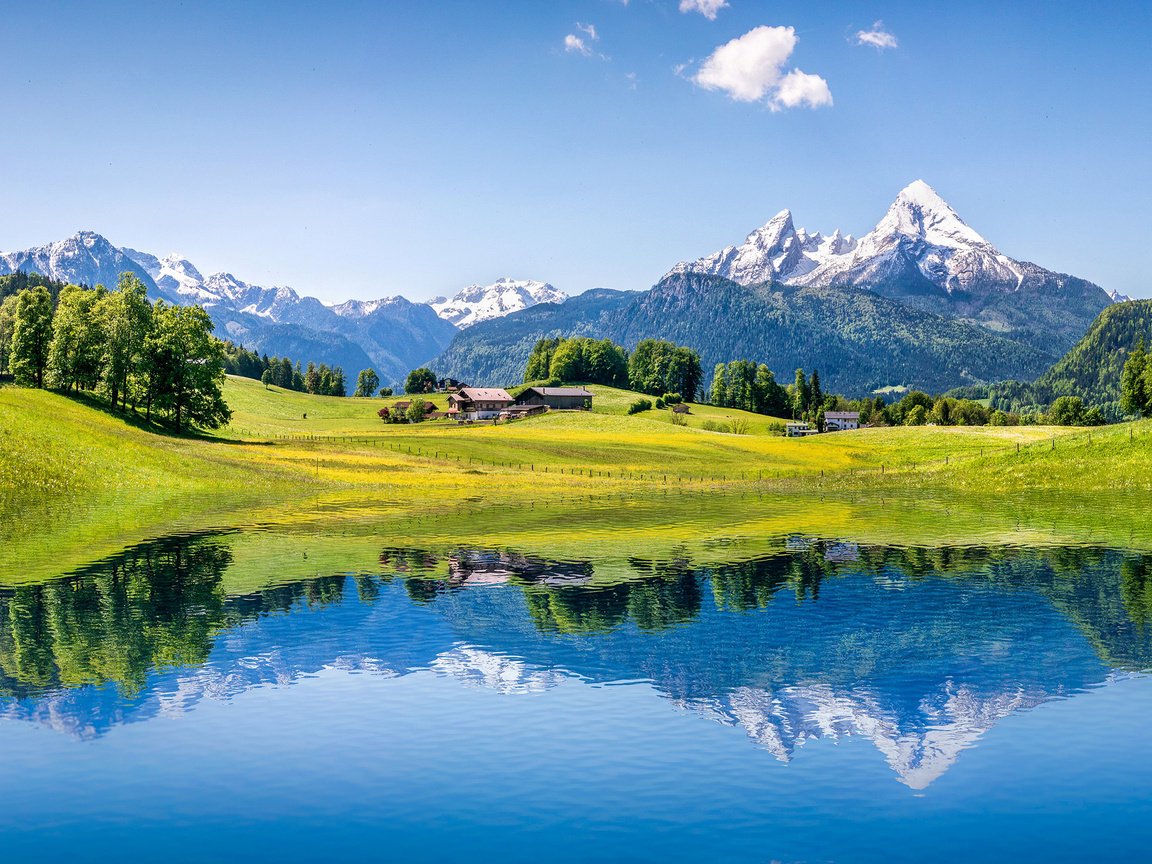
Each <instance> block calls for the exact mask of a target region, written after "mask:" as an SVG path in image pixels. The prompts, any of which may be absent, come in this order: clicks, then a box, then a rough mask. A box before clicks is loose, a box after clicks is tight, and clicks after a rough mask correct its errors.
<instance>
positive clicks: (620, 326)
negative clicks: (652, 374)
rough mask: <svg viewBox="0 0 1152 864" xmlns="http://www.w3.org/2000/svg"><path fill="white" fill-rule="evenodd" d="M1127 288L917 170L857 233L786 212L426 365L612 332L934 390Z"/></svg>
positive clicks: (785, 369) (973, 377) (515, 363)
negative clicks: (1066, 269)
mask: <svg viewBox="0 0 1152 864" xmlns="http://www.w3.org/2000/svg"><path fill="white" fill-rule="evenodd" d="M1125 299H1127V298H1124V297H1120V296H1119V295H1114V294H1113V295H1110V294H1108V293H1107V292H1106V291H1105V290H1104V289H1103V288H1101V287H1100V286H1098V285H1095V284H1093V283H1091V282H1089V281H1087V280H1084V279H1080V278H1077V277H1075V276H1068V275H1065V274H1061V273H1055V272H1053V271H1050V270H1046V269H1044V268H1043V267H1040V266H1038V265H1036V264H1032V263H1029V262H1024V261H1018V260H1015V259H1012V258H1009V257H1008V256H1007V255H1004V254H1003V253H1002V252H1000V251H999V250H997V249H996V248H995V247H994V246H993V245H992V244H991V243H989V242H988V241H987V240H985V239H984V238H983V237H982V236H981V235H980V234H979V233H977V232H976V231H975V229H973V228H972V227H970V226H969V225H968V224H967V223H965V222H964V221H963V220H962V219H961V218H960V216H959V215H957V213H956V212H955V211H954V210H953V209H952V208H951V207H950V206H949V205H948V204H947V203H946V202H945V201H944V200H943V199H942V198H941V197H940V196H939V195H938V194H937V193H936V192H935V191H934V190H933V189H932V188H931V187H930V186H928V184H926V183H924V182H923V181H920V180H917V181H916V182H914V183H911V184H910V185H908V186H907V187H905V188H904V189H903V190H902V191H901V192H900V194H899V195H898V196H897V197H896V200H895V201H894V202H893V203H892V205H891V206H890V207H889V208H888V210H887V212H886V213H885V215H884V216H883V218H882V219H881V220H880V221H879V222H878V223H877V225H876V227H875V228H874V229H873V230H872V231H870V232H868V233H867V234H865V235H864V236H863V237H861V238H859V239H856V238H853V237H852V236H850V235H844V234H841V233H840V232H839V231H836V232H833V233H832V234H831V235H823V234H820V233H810V232H808V231H806V230H804V229H798V228H796V227H795V225H794V224H793V220H792V214H791V213H790V212H789V211H788V210H784V211H781V212H780V213H778V214H777V215H776V216H774V217H773V218H772V219H771V220H769V221H768V223H767V224H765V225H764V226H763V227H761V228H758V229H756V230H755V231H753V232H752V233H750V234H749V235H748V236H747V237H746V238H745V240H744V242H743V243H742V244H740V245H734V246H729V247H726V248H724V249H722V250H720V251H719V252H715V253H713V254H711V255H706V256H704V257H702V258H699V259H696V260H694V261H684V262H681V263H679V264H676V265H675V266H674V267H672V269H671V270H670V271H669V272H668V273H667V274H666V275H665V276H664V278H662V279H661V280H660V281H659V282H657V283H656V285H655V286H653V287H652V288H651V289H649V290H648V291H645V292H633V293H631V294H623V295H607V294H603V293H599V294H596V295H594V296H593V297H592V298H590V302H582V303H576V300H575V299H573V300H569V301H568V302H566V303H565V304H563V305H562V306H558V307H557V306H555V305H538V306H536V307H533V308H530V309H527V310H524V311H522V312H519V313H517V314H514V315H509V316H507V317H506V318H502V319H496V320H490V321H487V322H481V323H478V324H476V325H475V326H473V327H472V328H470V329H469V330H468V331H466V332H462V333H460V334H459V335H458V336H457V337H456V338H455V340H454V341H453V343H452V345H451V346H449V348H448V350H447V351H445V353H444V354H443V355H442V356H441V357H440V358H439V360H438V361H437V362H436V364H435V365H434V368H436V369H437V370H438V371H440V372H442V373H443V374H446V375H452V376H453V377H460V378H466V379H468V380H470V381H472V380H475V381H476V383H480V384H486V383H496V382H502V383H507V382H509V381H513V380H517V378H518V376H519V375H520V374H521V372H522V369H523V361H524V360H525V359H526V358H527V354H528V351H529V350H530V348H531V343H532V342H534V341H535V340H536V339H538V338H542V337H545V336H560V335H571V334H584V335H597V336H600V337H604V336H607V337H610V338H612V339H615V340H616V341H618V342H621V343H622V344H624V345H625V346H626V347H629V348H631V347H633V346H634V345H635V344H636V342H637V341H639V340H640V339H643V338H648V337H656V338H665V339H672V340H675V341H678V342H681V343H682V344H686V345H689V346H691V347H693V348H695V349H696V350H697V351H699V352H700V354H701V358H702V361H703V363H704V365H705V367H706V368H710V367H711V365H712V364H715V363H718V362H726V361H728V360H732V359H736V358H741V357H743V358H747V359H752V360H756V361H759V362H764V363H767V364H768V366H769V367H770V368H771V369H772V370H773V371H774V372H776V374H777V376H783V377H785V378H786V379H790V378H791V374H792V371H793V370H794V369H796V368H798V367H804V368H806V369H812V368H813V367H815V368H818V369H819V371H820V373H821V376H822V378H823V379H824V380H825V382H826V383H828V384H829V385H830V386H832V387H833V388H835V389H837V390H839V391H841V392H844V393H846V394H860V393H863V392H868V391H871V390H876V389H882V388H884V387H887V386H901V385H902V386H908V387H915V388H920V389H925V390H929V391H934V392H939V391H940V390H944V389H948V388H949V387H956V386H963V385H971V384H978V383H982V382H989V381H995V380H1000V379H1003V378H1006V377H1008V378H1018V379H1025V380H1028V379H1032V378H1035V377H1036V376H1038V375H1040V374H1041V373H1042V372H1044V370H1046V369H1047V368H1048V367H1049V366H1051V365H1052V363H1053V362H1055V360H1056V359H1057V358H1058V357H1059V356H1060V355H1061V354H1063V353H1064V352H1065V351H1067V350H1068V349H1069V348H1071V347H1072V345H1073V344H1074V343H1075V342H1076V340H1077V339H1079V338H1080V337H1081V336H1082V335H1083V333H1084V332H1085V330H1086V329H1087V327H1088V325H1089V324H1090V323H1091V322H1092V321H1093V320H1094V319H1095V318H1096V316H1097V315H1098V314H1099V313H1100V311H1101V310H1103V309H1104V308H1106V307H1108V306H1110V305H1111V304H1112V303H1114V302H1116V301H1118V300H1125Z"/></svg>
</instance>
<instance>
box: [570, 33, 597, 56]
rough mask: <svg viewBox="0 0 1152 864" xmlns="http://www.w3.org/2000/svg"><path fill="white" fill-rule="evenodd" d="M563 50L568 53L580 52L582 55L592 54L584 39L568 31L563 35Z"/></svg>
mask: <svg viewBox="0 0 1152 864" xmlns="http://www.w3.org/2000/svg"><path fill="white" fill-rule="evenodd" d="M564 50H565V51H567V52H568V53H569V54H580V55H582V56H584V57H591V56H592V51H591V50H589V48H588V46H587V45H585V44H584V40H583V39H581V38H580V37H579V36H577V35H576V34H575V33H569V34H568V35H567V36H565V37H564Z"/></svg>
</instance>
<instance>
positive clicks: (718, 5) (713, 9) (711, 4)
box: [680, 0, 728, 21]
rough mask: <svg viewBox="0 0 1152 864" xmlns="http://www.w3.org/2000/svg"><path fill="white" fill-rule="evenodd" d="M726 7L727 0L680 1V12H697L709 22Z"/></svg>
mask: <svg viewBox="0 0 1152 864" xmlns="http://www.w3.org/2000/svg"><path fill="white" fill-rule="evenodd" d="M727 7H728V0H680V11H681V12H699V13H700V14H701V15H703V16H704V17H705V18H707V19H708V20H709V21H715V20H716V15H717V13H718V12H719V11H720V10H721V9H726V8H727Z"/></svg>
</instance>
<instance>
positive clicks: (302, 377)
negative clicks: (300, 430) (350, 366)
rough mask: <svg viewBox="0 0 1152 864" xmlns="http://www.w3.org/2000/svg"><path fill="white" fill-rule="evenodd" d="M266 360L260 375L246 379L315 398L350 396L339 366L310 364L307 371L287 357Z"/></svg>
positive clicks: (342, 371)
mask: <svg viewBox="0 0 1152 864" xmlns="http://www.w3.org/2000/svg"><path fill="white" fill-rule="evenodd" d="M264 360H267V361H268V363H267V365H266V366H265V367H264V370H263V371H262V372H261V373H260V374H259V375H256V376H250V375H248V376H245V377H256V378H258V379H259V380H260V382H261V383H262V384H263V385H264V386H265V387H268V386H273V387H283V388H284V389H285V390H295V391H296V392H297V393H309V394H311V395H313V396H347V395H348V393H347V389H346V385H345V382H344V370H343V369H341V368H340V367H339V366H333V367H331V368H329V367H328V366H327V365H326V364H324V363H321V364H320V365H319V366H317V365H316V364H315V363H312V362H309V363H308V367H307V368H306V369H301V368H300V362H299V361H297V362H296V364H295V365H293V363H292V361H291V360H289V359H288V358H287V357H273V358H271V359H270V360H269V359H268V358H267V357H265V358H264ZM236 374H242V373H236ZM373 374H375V373H373Z"/></svg>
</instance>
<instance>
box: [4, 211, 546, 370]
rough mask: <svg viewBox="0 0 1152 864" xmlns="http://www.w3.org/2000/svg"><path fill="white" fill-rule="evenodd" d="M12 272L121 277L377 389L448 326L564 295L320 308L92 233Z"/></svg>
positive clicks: (267, 345) (16, 256)
mask: <svg viewBox="0 0 1152 864" xmlns="http://www.w3.org/2000/svg"><path fill="white" fill-rule="evenodd" d="M17 270H24V271H27V272H35V273H39V274H41V275H44V276H48V277H50V278H52V279H58V280H60V281H63V282H73V283H77V284H82V285H97V284H103V285H115V284H116V282H117V280H118V279H119V276H120V274H121V273H124V272H131V273H134V274H135V275H136V276H137V277H138V278H139V279H140V280H141V281H143V282H144V284H145V285H146V286H147V287H148V294H149V296H150V297H151V298H152V299H153V300H156V299H162V300H164V301H166V302H168V303H176V304H183V305H187V304H198V305H201V306H203V307H204V308H205V309H207V310H208V312H209V314H210V315H211V316H212V321H213V323H214V324H215V327H216V334H217V335H218V336H220V337H221V338H223V339H231V340H232V341H233V342H236V343H238V344H242V345H244V346H245V347H246V348H248V349H250V350H253V351H257V352H262V353H266V354H273V355H279V356H286V357H290V358H292V359H294V360H300V361H303V362H307V361H309V360H313V361H316V362H318V363H320V362H323V363H328V364H329V365H334V366H341V367H342V368H343V369H344V370H345V372H347V373H349V374H351V375H352V376H355V374H356V373H357V372H359V370H361V369H366V368H374V369H375V370H376V371H377V373H379V375H380V377H381V379H382V380H383V381H384V382H386V383H397V382H400V381H403V379H404V377H405V376H406V375H407V373H408V371H409V370H411V369H413V368H415V367H417V366H420V365H423V364H424V363H427V362H428V361H430V360H432V359H433V358H434V357H436V356H437V355H438V354H440V353H441V352H442V351H443V350H444V349H445V348H446V347H447V346H448V344H449V343H450V342H451V341H452V339H453V337H454V336H455V335H456V333H457V330H458V328H462V327H467V326H469V325H471V324H474V323H477V322H479V321H485V320H487V319H489V318H492V317H495V316H499V315H505V314H508V313H509V312H512V311H517V310H521V309H525V308H527V307H529V306H532V305H534V304H535V303H539V302H561V301H563V300H564V299H565V297H566V296H567V295H565V294H564V293H563V292H560V291H557V290H556V289H555V288H553V287H552V286H551V285H548V284H546V283H543V282H534V281H527V280H523V281H517V280H512V279H500V280H499V281H497V282H496V283H494V284H492V285H470V286H468V287H467V288H465V289H463V290H462V291H461V292H460V293H459V294H457V295H456V296H455V297H453V298H451V299H447V298H443V297H438V298H436V300H434V301H433V302H432V303H431V304H429V303H414V302H412V301H410V300H407V299H405V298H404V297H383V298H380V299H378V300H369V301H364V300H349V301H347V302H345V303H341V304H338V305H328V304H325V303H322V302H321V301H320V300H317V299H316V298H315V297H308V296H301V295H300V294H298V293H297V292H296V291H294V290H293V289H291V288H288V287H264V286H260V285H253V284H250V283H248V282H244V281H242V280H240V279H237V278H236V277H235V276H233V275H232V274H231V273H215V274H212V275H209V276H204V275H203V274H202V273H201V272H200V270H199V269H198V268H197V267H196V265H194V264H193V263H192V262H191V261H189V260H188V259H186V258H183V257H181V256H179V255H168V256H166V257H163V258H161V257H158V256H156V255H153V254H151V253H148V252H141V251H139V250H136V249H131V248H128V247H122V248H121V247H116V246H114V245H113V244H112V243H111V242H109V241H108V240H107V239H106V238H105V237H103V236H101V235H100V234H97V233H95V232H92V231H81V232H79V233H78V234H76V235H75V236H73V237H69V238H67V239H65V240H60V241H57V242H55V243H50V244H48V245H46V246H40V247H37V248H34V249H28V250H24V251H21V252H8V253H0V275H3V274H5V273H12V272H15V271H17Z"/></svg>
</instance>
